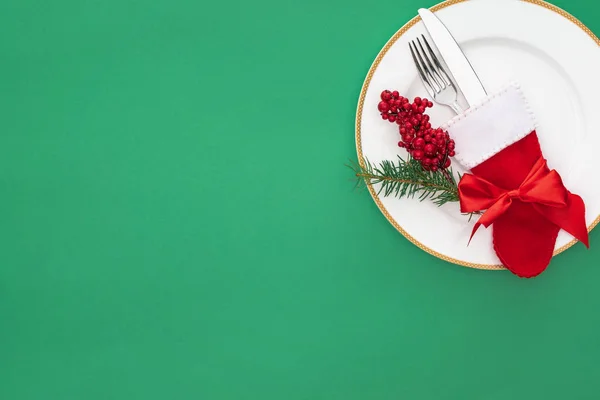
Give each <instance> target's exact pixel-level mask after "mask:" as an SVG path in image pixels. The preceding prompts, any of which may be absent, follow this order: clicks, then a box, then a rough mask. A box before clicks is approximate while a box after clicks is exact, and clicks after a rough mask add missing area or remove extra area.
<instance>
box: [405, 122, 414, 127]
mask: <svg viewBox="0 0 600 400" xmlns="http://www.w3.org/2000/svg"><path fill="white" fill-rule="evenodd" d="M404 127H405V128H406V129H412V128H413V126H412V124H411V123H410V122H407V123H406V124H404Z"/></svg>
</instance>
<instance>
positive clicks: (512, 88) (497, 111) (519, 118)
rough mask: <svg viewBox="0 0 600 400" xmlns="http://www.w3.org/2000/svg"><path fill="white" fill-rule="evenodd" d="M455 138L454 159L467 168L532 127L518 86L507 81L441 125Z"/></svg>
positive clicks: (502, 147) (498, 150)
mask: <svg viewBox="0 0 600 400" xmlns="http://www.w3.org/2000/svg"><path fill="white" fill-rule="evenodd" d="M442 128H443V129H445V130H447V131H448V133H449V134H450V137H451V138H452V139H454V140H455V141H456V156H455V158H456V160H457V161H458V162H459V163H461V164H462V165H463V166H464V167H465V168H467V169H471V168H473V167H476V166H477V165H479V164H481V163H482V162H484V161H485V160H487V159H488V158H490V157H492V156H493V155H495V154H497V153H498V152H500V151H501V150H503V149H505V148H506V147H508V146H510V145H511V144H513V143H515V142H517V141H519V140H521V139H523V138H524V137H525V136H527V135H528V134H529V133H530V132H532V131H533V130H535V128H536V121H535V117H534V114H533V112H532V111H531V108H530V107H529V103H528V102H527V99H525V96H524V95H523V92H522V91H521V89H520V87H519V85H518V84H516V83H511V84H510V85H508V86H507V87H506V88H504V89H503V90H501V91H500V92H497V93H495V94H493V95H490V96H488V97H486V98H485V99H484V100H483V101H482V102H481V103H479V104H477V105H474V106H473V107H471V108H469V109H468V110H467V111H465V112H464V113H462V114H460V115H457V116H456V117H454V118H453V119H451V120H450V121H449V122H448V123H447V124H446V125H444V126H443V127H442Z"/></svg>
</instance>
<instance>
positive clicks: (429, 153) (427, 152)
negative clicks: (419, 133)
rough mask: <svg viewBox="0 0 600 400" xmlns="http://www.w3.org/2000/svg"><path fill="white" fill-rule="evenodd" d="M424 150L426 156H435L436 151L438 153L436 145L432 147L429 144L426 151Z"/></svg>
mask: <svg viewBox="0 0 600 400" xmlns="http://www.w3.org/2000/svg"><path fill="white" fill-rule="evenodd" d="M424 150H425V154H428V155H430V156H432V155H434V154H435V151H436V150H435V146H434V145H432V144H431V143H429V144H426V145H425V149H424Z"/></svg>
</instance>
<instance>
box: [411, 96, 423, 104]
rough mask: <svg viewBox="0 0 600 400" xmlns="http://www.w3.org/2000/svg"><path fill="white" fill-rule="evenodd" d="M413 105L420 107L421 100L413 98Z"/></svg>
mask: <svg viewBox="0 0 600 400" xmlns="http://www.w3.org/2000/svg"><path fill="white" fill-rule="evenodd" d="M413 103H415V104H416V105H420V104H421V98H420V97H415V99H414V100H413Z"/></svg>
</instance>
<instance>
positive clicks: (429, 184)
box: [349, 156, 458, 206]
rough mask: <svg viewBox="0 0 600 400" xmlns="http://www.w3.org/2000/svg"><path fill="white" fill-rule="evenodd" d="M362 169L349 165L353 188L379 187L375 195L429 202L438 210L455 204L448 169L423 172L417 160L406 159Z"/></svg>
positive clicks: (455, 191) (454, 186)
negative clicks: (354, 186)
mask: <svg viewBox="0 0 600 400" xmlns="http://www.w3.org/2000/svg"><path fill="white" fill-rule="evenodd" d="M363 165H364V166H363ZM363 165H361V164H359V163H357V162H352V163H351V164H350V165H349V167H350V168H351V169H352V170H353V171H354V175H355V177H356V184H357V186H362V185H366V186H371V187H373V185H377V184H380V186H379V189H378V192H377V193H378V194H381V193H383V195H384V196H385V197H388V196H392V195H393V196H395V197H397V198H403V197H407V198H414V197H417V198H418V199H419V200H420V201H423V200H425V199H430V200H431V201H432V202H433V203H434V204H436V205H438V206H441V205H443V204H446V203H449V202H453V201H458V186H457V184H456V179H455V178H454V174H453V173H452V170H451V169H449V170H446V171H440V170H438V171H436V172H433V171H425V170H424V169H423V167H422V166H421V164H420V163H419V162H418V161H417V160H414V159H412V158H410V157H409V158H408V159H407V160H404V159H403V158H402V157H400V156H398V161H397V162H394V161H389V160H385V161H381V162H380V163H379V164H373V163H371V162H370V161H368V160H364V162H363Z"/></svg>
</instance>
